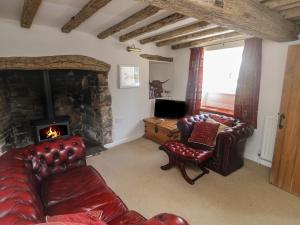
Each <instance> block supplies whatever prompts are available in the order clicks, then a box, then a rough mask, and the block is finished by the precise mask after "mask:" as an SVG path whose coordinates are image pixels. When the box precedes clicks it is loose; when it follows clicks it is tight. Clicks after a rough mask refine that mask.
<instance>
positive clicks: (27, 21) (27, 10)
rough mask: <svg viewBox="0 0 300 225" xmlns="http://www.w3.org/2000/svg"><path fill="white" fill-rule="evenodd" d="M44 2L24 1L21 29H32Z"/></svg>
mask: <svg viewBox="0 0 300 225" xmlns="http://www.w3.org/2000/svg"><path fill="white" fill-rule="evenodd" d="M41 3H42V0H24V4H23V10H22V16H21V27H24V28H30V27H31V24H32V22H33V19H34V17H35V15H36V13H37V11H38V9H39V7H40V5H41Z"/></svg>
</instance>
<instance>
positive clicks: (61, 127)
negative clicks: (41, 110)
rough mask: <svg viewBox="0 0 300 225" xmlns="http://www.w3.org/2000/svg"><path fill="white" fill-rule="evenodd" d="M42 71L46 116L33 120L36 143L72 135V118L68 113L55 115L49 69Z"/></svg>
mask: <svg viewBox="0 0 300 225" xmlns="http://www.w3.org/2000/svg"><path fill="white" fill-rule="evenodd" d="M42 72H43V87H44V103H45V104H44V105H45V112H46V118H45V119H41V120H33V121H31V124H32V126H33V129H34V140H35V142H36V143H39V142H43V141H49V140H51V139H57V138H63V137H68V136H70V128H69V123H70V122H69V121H70V118H69V116H67V115H65V116H60V117H56V116H55V112H54V106H53V105H54V104H53V97H52V88H51V82H50V75H49V71H48V70H44V71H42Z"/></svg>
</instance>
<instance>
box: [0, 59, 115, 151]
mask: <svg viewBox="0 0 300 225" xmlns="http://www.w3.org/2000/svg"><path fill="white" fill-rule="evenodd" d="M43 70H49V73H50V80H51V84H52V94H53V100H54V106H55V114H56V116H60V115H68V116H70V130H71V134H80V135H82V136H83V138H84V139H86V140H87V141H89V142H91V143H94V144H97V145H105V144H108V143H110V142H112V110H111V95H110V92H109V87H108V72H109V70H110V65H108V64H106V63H104V62H102V61H99V60H96V59H94V58H90V57H86V56H79V55H61V56H45V57H6V58H5V57H1V58H0V155H1V152H4V151H6V150H7V149H10V148H13V147H22V146H26V145H28V144H31V143H33V140H34V137H33V130H32V127H31V125H30V121H31V120H35V119H43V118H44V117H45V111H44V110H45V107H44V100H43V85H42V71H43Z"/></svg>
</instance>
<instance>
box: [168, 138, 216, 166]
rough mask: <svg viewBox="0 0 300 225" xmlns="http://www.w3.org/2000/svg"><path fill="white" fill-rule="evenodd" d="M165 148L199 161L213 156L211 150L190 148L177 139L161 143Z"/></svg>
mask: <svg viewBox="0 0 300 225" xmlns="http://www.w3.org/2000/svg"><path fill="white" fill-rule="evenodd" d="M163 147H164V148H165V149H167V150H168V151H170V152H172V153H173V154H175V155H177V156H180V157H184V158H187V159H190V160H193V161H197V162H199V163H202V162H205V161H206V160H208V159H209V158H211V157H212V156H213V151H207V150H202V149H194V148H191V147H189V146H187V145H185V144H183V143H181V142H179V141H169V142H167V143H165V144H164V145H163Z"/></svg>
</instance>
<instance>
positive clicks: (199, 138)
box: [188, 121, 220, 147]
mask: <svg viewBox="0 0 300 225" xmlns="http://www.w3.org/2000/svg"><path fill="white" fill-rule="evenodd" d="M219 127H220V124H218V123H209V122H204V121H199V122H197V123H195V125H194V129H193V131H192V134H191V136H190V138H189V139H188V141H189V142H192V143H197V144H203V145H207V146H209V147H213V146H214V143H215V139H216V136H217V133H218V129H219Z"/></svg>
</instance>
